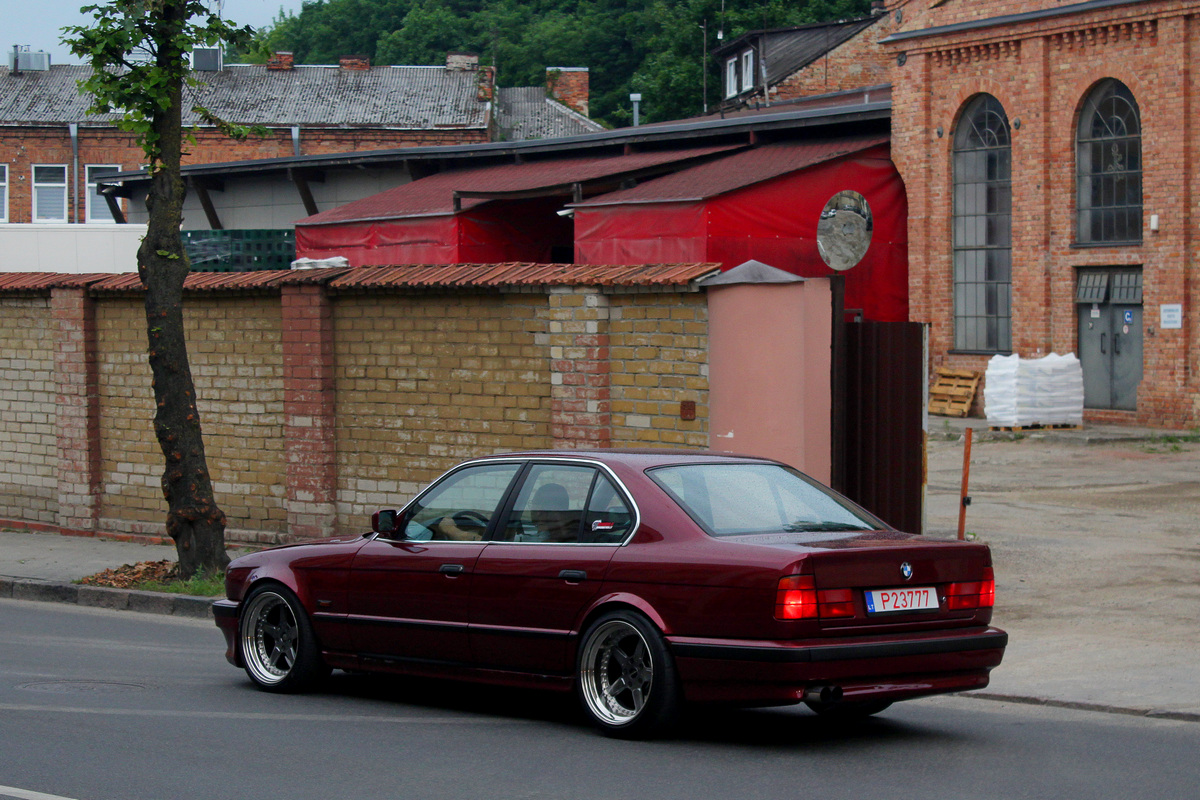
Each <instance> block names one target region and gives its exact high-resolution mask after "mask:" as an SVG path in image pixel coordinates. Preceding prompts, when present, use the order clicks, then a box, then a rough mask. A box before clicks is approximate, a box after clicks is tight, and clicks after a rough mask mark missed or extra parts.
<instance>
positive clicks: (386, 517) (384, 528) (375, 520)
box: [371, 508, 396, 536]
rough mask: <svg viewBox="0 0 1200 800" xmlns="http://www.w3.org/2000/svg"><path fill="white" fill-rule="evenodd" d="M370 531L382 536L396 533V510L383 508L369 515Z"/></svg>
mask: <svg viewBox="0 0 1200 800" xmlns="http://www.w3.org/2000/svg"><path fill="white" fill-rule="evenodd" d="M371 530H373V531H375V532H376V533H381V534H383V535H385V536H386V535H389V534H393V533H395V532H396V509H394V508H385V509H382V510H380V511H376V512H375V513H374V514H372V515H371Z"/></svg>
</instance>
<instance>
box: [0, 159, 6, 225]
mask: <svg viewBox="0 0 1200 800" xmlns="http://www.w3.org/2000/svg"><path fill="white" fill-rule="evenodd" d="M0 222H8V165H7V164H0Z"/></svg>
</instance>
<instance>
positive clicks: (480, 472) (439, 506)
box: [400, 463, 521, 541]
mask: <svg viewBox="0 0 1200 800" xmlns="http://www.w3.org/2000/svg"><path fill="white" fill-rule="evenodd" d="M520 469H521V464H520V463H511V464H509V463H506V464H482V465H480V466H476V467H467V468H465V469H460V470H458V471H457V472H453V473H451V474H450V475H447V476H446V477H445V478H443V479H442V480H441V481H440V482H438V483H436V484H434V485H433V486H432V487H431V488H430V489H429V491H427V492H425V494H423V495H421V497H420V498H418V499H417V500H416V502H414V503H413V504H412V505H411V506H410V507H409V508H408V511H407V512H406V513H405V515H404V519H403V520H402V521H401V525H400V529H401V530H402V531H404V538H406V539H437V540H446V541H477V540H479V539H482V538H483V536H484V533H485V532H486V531H487V528H488V525H490V524H491V521H492V518H493V517H494V516H495V515H496V511H497V509H498V508H499V506H500V502H501V501H502V500H503V499H504V496H505V495H506V494H507V493H508V487H509V486H510V485H511V484H512V480H513V478H514V477H516V474H517V472H518V471H519V470H520Z"/></svg>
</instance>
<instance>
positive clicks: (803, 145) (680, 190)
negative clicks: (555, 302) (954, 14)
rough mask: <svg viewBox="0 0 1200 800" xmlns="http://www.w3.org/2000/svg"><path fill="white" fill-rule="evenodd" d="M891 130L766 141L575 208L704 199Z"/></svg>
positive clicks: (860, 145)
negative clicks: (811, 139)
mask: <svg viewBox="0 0 1200 800" xmlns="http://www.w3.org/2000/svg"><path fill="white" fill-rule="evenodd" d="M887 141H888V137H887V136H875V135H873V136H861V137H843V138H839V139H832V140H828V141H818V142H784V143H779V144H766V145H762V146H760V147H755V148H752V149H749V150H743V151H742V152H740V153H732V154H730V155H727V156H725V157H723V158H720V159H717V160H715V161H709V162H707V163H704V164H698V165H696V166H693V167H688V168H686V169H683V170H680V171H679V172H675V173H672V174H670V175H665V176H663V177H661V178H656V179H654V180H652V181H646V182H645V183H642V184H640V185H638V186H635V187H633V188H631V189H622V190H618V191H615V192H609V193H607V194H603V195H600V196H599V197H596V198H595V199H593V200H585V201H583V202H582V203H572V204H571V206H572V207H574V208H594V207H598V206H611V205H633V204H636V203H671V202H685V201H689V200H704V199H707V198H709V197H715V196H717V195H719V194H724V193H726V192H732V191H734V190H736V189H741V188H744V187H746V186H752V185H754V184H756V183H761V182H763V181H766V180H770V179H771V178H777V177H779V176H780V175H786V174H787V173H789V172H795V171H796V170H800V169H805V168H806V167H811V166H813V165H814V164H820V163H822V162H824V161H830V160H832V159H835V158H839V157H841V156H844V155H849V154H850V153H857V152H859V151H862V150H866V149H867V148H870V147H875V146H877V145H881V144H886V143H887Z"/></svg>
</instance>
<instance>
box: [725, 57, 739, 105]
mask: <svg viewBox="0 0 1200 800" xmlns="http://www.w3.org/2000/svg"><path fill="white" fill-rule="evenodd" d="M737 93H738V60H737V57H736V56H735V57H734V58H731V59H729V60H728V61H726V62H725V96H726V97H733V96H734V95H736V94H737Z"/></svg>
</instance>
